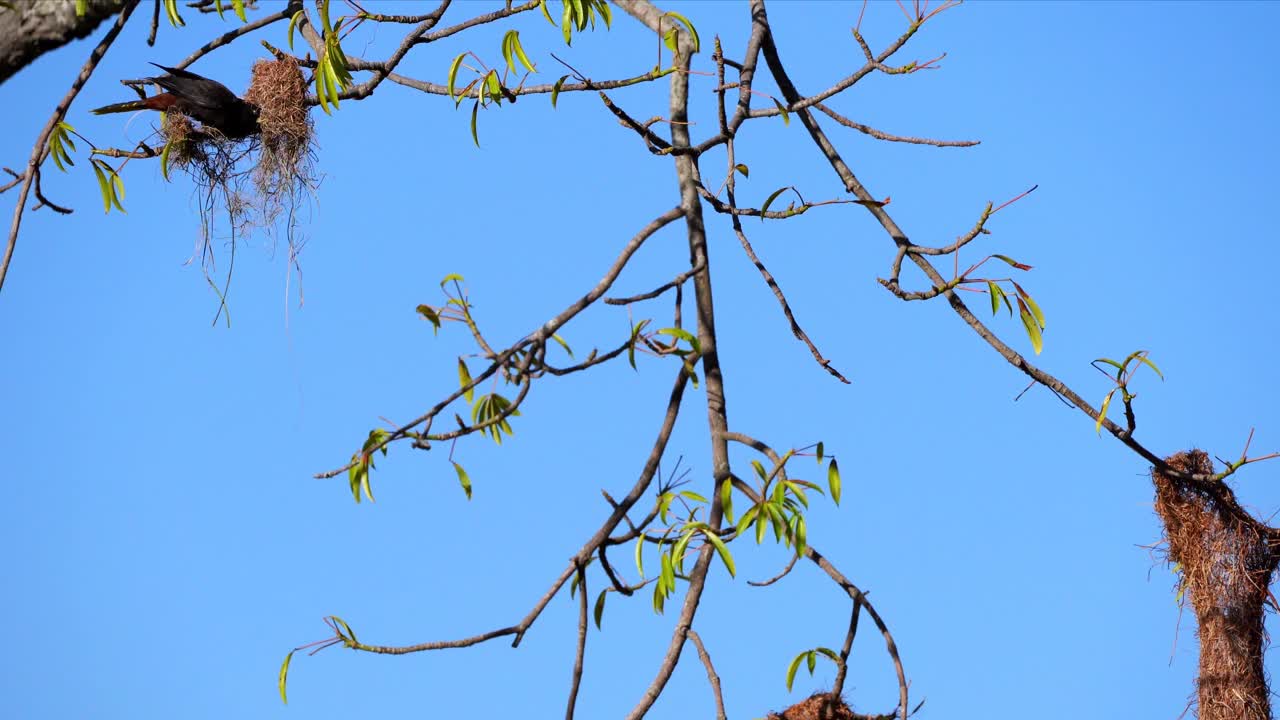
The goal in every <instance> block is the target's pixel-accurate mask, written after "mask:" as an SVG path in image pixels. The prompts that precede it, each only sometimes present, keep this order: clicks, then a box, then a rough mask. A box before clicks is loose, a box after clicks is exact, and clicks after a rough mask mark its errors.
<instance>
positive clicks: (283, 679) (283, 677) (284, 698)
mask: <svg viewBox="0 0 1280 720" xmlns="http://www.w3.org/2000/svg"><path fill="white" fill-rule="evenodd" d="M295 652H297V650H290V651H289V654H288V655H285V656H284V663H282V664H281V665H280V680H279V681H278V682H277V684H278V685H279V686H280V701H281V702H283V703H284V704H285V705H288V704H289V696H288V695H287V694H285V684H286V683H287V682H288V681H289V662H290V661H292V660H293V654H294V653H295Z"/></svg>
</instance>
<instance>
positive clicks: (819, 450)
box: [817, 441, 822, 465]
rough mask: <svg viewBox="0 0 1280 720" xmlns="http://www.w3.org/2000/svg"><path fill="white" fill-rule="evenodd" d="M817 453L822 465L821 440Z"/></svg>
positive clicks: (819, 462)
mask: <svg viewBox="0 0 1280 720" xmlns="http://www.w3.org/2000/svg"><path fill="white" fill-rule="evenodd" d="M817 455H818V464H819V465H821V464H822V442H821V441H819V442H818V451H817Z"/></svg>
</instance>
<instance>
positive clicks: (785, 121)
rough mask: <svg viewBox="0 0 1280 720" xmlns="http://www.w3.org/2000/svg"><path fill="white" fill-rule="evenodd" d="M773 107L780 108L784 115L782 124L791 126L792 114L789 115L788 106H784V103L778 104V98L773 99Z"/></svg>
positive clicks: (779, 110)
mask: <svg viewBox="0 0 1280 720" xmlns="http://www.w3.org/2000/svg"><path fill="white" fill-rule="evenodd" d="M773 105H774V107H776V108H778V112H780V113H782V124H783V125H790V124H791V113H788V112H787V108H786V106H784V105H783V104H782V103H780V102H778V100H777V98H773Z"/></svg>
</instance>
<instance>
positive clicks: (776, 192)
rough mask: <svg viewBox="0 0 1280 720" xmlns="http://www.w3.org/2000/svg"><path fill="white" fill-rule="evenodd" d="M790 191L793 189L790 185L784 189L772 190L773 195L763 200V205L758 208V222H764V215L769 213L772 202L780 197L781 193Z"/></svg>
mask: <svg viewBox="0 0 1280 720" xmlns="http://www.w3.org/2000/svg"><path fill="white" fill-rule="evenodd" d="M792 189H794V188H792V187H791V186H790V185H788V186H786V187H780V188H778V189H777V190H774V191H773V194H772V195H770V196H769V197H768V198H767V199H765V201H764V205H761V206H760V222H764V214H765V213H767V212H769V206H770V205H772V204H773V201H774V200H777V199H778V196H779V195H781V194H782V193H784V192H786V191H788V190H792Z"/></svg>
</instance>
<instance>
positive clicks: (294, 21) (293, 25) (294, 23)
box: [289, 10, 307, 50]
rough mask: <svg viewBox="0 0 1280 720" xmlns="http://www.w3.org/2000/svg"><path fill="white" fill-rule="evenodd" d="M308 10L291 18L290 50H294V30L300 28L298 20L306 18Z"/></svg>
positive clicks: (300, 11)
mask: <svg viewBox="0 0 1280 720" xmlns="http://www.w3.org/2000/svg"><path fill="white" fill-rule="evenodd" d="M306 14H307V11H306V10H299V11H298V12H296V13H294V14H293V17H291V18H289V50H293V30H294V28H296V27H297V26H298V20H299V19H301V18H303V17H306Z"/></svg>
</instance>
